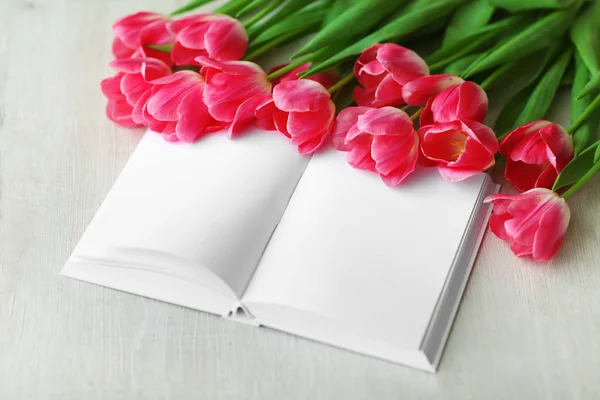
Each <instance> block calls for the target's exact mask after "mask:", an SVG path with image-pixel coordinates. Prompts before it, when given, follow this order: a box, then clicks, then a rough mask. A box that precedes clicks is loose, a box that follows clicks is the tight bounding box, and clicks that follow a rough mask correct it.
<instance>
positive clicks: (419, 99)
mask: <svg viewBox="0 0 600 400" xmlns="http://www.w3.org/2000/svg"><path fill="white" fill-rule="evenodd" d="M463 82H464V80H462V79H461V78H459V77H458V76H456V75H450V74H441V75H426V76H422V77H420V78H417V79H415V80H414V81H410V82H408V83H407V84H405V85H404V86H403V87H402V98H403V99H404V101H405V102H406V104H410V105H411V106H419V107H420V106H424V105H425V104H427V100H429V99H430V98H432V97H435V96H437V95H438V94H440V93H441V92H443V91H444V90H445V89H447V88H449V87H451V86H456V85H460V84H461V83H463Z"/></svg>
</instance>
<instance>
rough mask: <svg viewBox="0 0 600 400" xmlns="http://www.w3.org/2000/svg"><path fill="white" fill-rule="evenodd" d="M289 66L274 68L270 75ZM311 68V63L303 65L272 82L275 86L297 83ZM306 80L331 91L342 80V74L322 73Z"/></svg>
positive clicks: (283, 65)
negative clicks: (284, 83)
mask: <svg viewBox="0 0 600 400" xmlns="http://www.w3.org/2000/svg"><path fill="white" fill-rule="evenodd" d="M287 65H288V64H282V65H278V66H276V67H273V68H271V70H270V71H269V74H272V73H273V72H275V71H278V70H280V69H281V68H283V67H286V66H287ZM309 68H310V63H306V64H303V65H301V66H299V67H298V68H296V69H293V70H291V71H290V72H288V73H286V74H285V75H283V76H280V77H279V78H275V79H273V80H271V83H272V84H273V85H278V84H279V83H281V82H288V81H296V80H298V79H300V76H299V75H300V74H301V73H303V72H305V71H308V69H309ZM305 79H310V80H311V81H315V82H319V83H320V84H321V85H323V87H325V89H329V88H330V87H332V86H333V85H335V84H336V83H337V81H338V80H339V79H340V74H339V73H337V72H336V71H325V72H320V73H318V74H313V75H309V76H307V77H306V78H305Z"/></svg>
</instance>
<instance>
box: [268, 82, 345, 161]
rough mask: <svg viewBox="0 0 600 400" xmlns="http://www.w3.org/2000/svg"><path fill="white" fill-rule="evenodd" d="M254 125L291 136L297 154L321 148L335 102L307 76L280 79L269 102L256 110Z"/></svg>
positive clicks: (327, 133) (330, 124)
mask: <svg viewBox="0 0 600 400" xmlns="http://www.w3.org/2000/svg"><path fill="white" fill-rule="evenodd" d="M256 116H257V118H258V121H257V122H258V126H259V127H261V128H263V129H268V130H273V129H277V130H278V131H279V132H281V133H282V134H284V135H285V136H287V137H289V138H291V139H292V144H293V145H294V146H296V147H298V152H299V153H300V154H312V153H314V152H315V151H316V150H317V149H318V148H319V147H321V146H322V145H323V144H324V143H325V141H326V140H327V137H328V136H329V134H330V133H331V129H332V128H333V122H334V118H335V105H334V104H333V101H331V96H330V94H329V92H328V91H327V89H325V88H324V87H323V86H322V85H321V84H320V83H318V82H315V81H311V80H308V79H300V80H292V81H287V82H282V83H280V84H279V85H277V86H275V88H274V89H273V98H272V100H271V101H269V102H267V103H265V104H264V105H262V106H260V107H258V108H257V110H256Z"/></svg>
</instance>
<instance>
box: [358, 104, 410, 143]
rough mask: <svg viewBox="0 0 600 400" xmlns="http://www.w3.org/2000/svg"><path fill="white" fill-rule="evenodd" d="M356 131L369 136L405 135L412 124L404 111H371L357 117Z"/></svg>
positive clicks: (384, 108)
mask: <svg viewBox="0 0 600 400" xmlns="http://www.w3.org/2000/svg"><path fill="white" fill-rule="evenodd" d="M356 125H357V126H358V129H360V130H361V131H363V132H368V133H370V134H371V135H375V136H377V135H407V134H409V133H412V131H413V130H414V128H413V122H412V120H411V119H410V117H409V116H408V114H406V113H405V112H404V111H402V110H400V109H398V108H394V107H382V108H377V109H371V110H369V111H367V112H366V113H364V114H362V115H360V116H359V117H358V121H357V122H356Z"/></svg>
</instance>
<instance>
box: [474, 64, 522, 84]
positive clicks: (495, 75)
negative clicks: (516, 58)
mask: <svg viewBox="0 0 600 400" xmlns="http://www.w3.org/2000/svg"><path fill="white" fill-rule="evenodd" d="M512 67H514V63H509V64H504V65H503V66H501V67H500V68H497V69H496V70H495V71H494V72H492V73H491V74H490V75H489V76H488V77H487V78H486V79H485V80H484V81H483V82H481V85H479V86H480V87H481V88H482V89H483V90H486V89H489V88H490V87H491V86H492V85H493V84H495V83H496V82H497V81H498V80H499V79H500V78H502V77H503V76H504V74H506V72H507V71H508V70H510V69H511V68H512Z"/></svg>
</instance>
